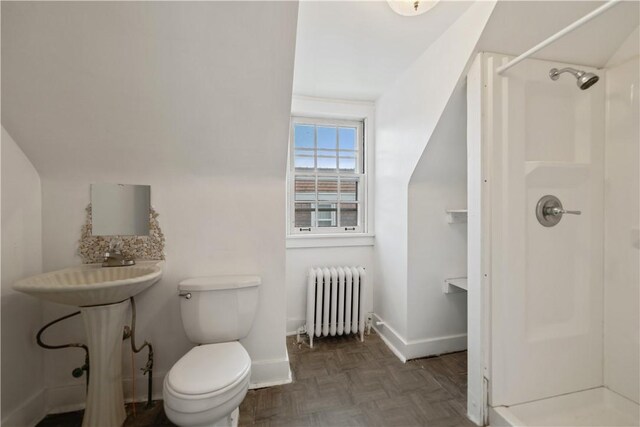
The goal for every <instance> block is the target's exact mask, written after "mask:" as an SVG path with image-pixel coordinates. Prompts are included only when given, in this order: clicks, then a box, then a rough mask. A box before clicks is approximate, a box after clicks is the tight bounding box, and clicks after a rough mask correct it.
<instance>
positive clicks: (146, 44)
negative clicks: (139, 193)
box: [2, 2, 297, 182]
mask: <svg viewBox="0 0 640 427" xmlns="http://www.w3.org/2000/svg"><path fill="white" fill-rule="evenodd" d="M296 20H297V3H296V2H2V125H3V126H4V127H5V129H7V131H8V132H9V133H10V134H11V136H12V137H13V138H14V139H15V140H16V142H17V143H18V144H19V145H20V146H21V148H22V149H23V151H24V152H25V154H26V155H27V156H28V157H29V159H30V160H31V161H32V163H33V164H34V166H35V167H36V169H37V170H38V172H39V173H40V174H41V175H42V176H43V177H44V178H47V177H53V178H65V179H69V178H74V179H79V180H83V181H89V182H91V177H92V176H93V174H94V172H95V171H99V172H100V173H104V172H105V171H113V174H114V175H115V176H118V172H119V171H123V172H124V171H126V172H129V173H131V172H135V171H137V170H141V171H144V170H150V168H153V169H154V170H156V171H163V173H166V174H169V175H171V174H180V175H183V176H184V175H205V176H212V175H227V176H229V175H232V176H237V175H242V176H246V175H270V176H278V177H282V178H284V173H285V170H286V168H285V163H286V147H287V140H286V135H287V133H288V123H289V119H288V117H289V112H290V108H291V90H292V82H293V60H294V49H295V47H294V46H295V30H296Z"/></svg>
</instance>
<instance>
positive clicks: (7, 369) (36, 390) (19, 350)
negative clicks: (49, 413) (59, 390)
mask: <svg viewBox="0 0 640 427" xmlns="http://www.w3.org/2000/svg"><path fill="white" fill-rule="evenodd" d="M1 144H2V150H1V151H2V152H1V154H0V157H1V158H2V167H1V169H2V190H1V193H2V298H1V299H2V308H1V313H2V321H1V324H2V424H3V425H7V426H21V425H22V426H26V425H33V424H35V422H37V421H39V419H40V418H41V417H42V416H43V415H44V413H45V412H44V410H45V405H44V393H43V391H44V381H43V372H44V370H43V369H44V364H43V354H44V350H42V349H41V348H40V347H38V346H37V344H36V338H35V337H36V333H37V332H38V329H40V327H41V326H42V303H40V301H38V300H36V299H34V298H31V297H29V296H27V295H24V294H20V293H18V292H16V291H14V290H13V289H12V288H11V286H12V284H13V283H14V282H15V281H16V280H18V279H20V278H22V277H25V276H29V275H32V274H37V273H41V272H42V217H41V214H42V206H41V188H40V176H39V175H38V172H37V171H36V170H35V168H34V167H33V165H32V164H31V162H30V161H29V159H27V157H26V156H25V155H24V153H23V152H22V150H20V148H19V147H18V145H17V144H16V143H15V142H14V140H13V139H12V138H11V136H10V135H9V134H8V133H7V131H6V130H5V129H4V127H3V128H2V137H1Z"/></svg>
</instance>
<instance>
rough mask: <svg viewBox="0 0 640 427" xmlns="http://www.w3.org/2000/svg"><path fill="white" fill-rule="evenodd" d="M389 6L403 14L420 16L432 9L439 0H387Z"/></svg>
mask: <svg viewBox="0 0 640 427" xmlns="http://www.w3.org/2000/svg"><path fill="white" fill-rule="evenodd" d="M387 3H389V7H391V9H392V10H393V11H394V12H395V13H397V14H398V15H402V16H418V15H422V14H423V13H425V12H426V11H428V10H430V9H431V8H432V7H433V6H435V5H436V3H438V0H387Z"/></svg>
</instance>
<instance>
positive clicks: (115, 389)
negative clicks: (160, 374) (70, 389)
mask: <svg viewBox="0 0 640 427" xmlns="http://www.w3.org/2000/svg"><path fill="white" fill-rule="evenodd" d="M129 305H130V302H129V300H125V301H123V302H120V303H117V304H108V305H97V306H92V307H81V308H80V311H81V312H82V318H83V320H84V327H85V330H86V333H87V340H88V343H87V344H88V347H89V365H90V371H89V373H90V375H89V392H88V393H87V405H86V408H85V411H84V418H83V420H82V427H120V426H122V424H123V423H124V420H125V418H126V413H125V409H124V396H123V392H122V331H123V328H124V324H125V317H126V314H127V310H128V309H129Z"/></svg>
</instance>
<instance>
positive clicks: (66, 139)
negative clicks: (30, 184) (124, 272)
mask: <svg viewBox="0 0 640 427" xmlns="http://www.w3.org/2000/svg"><path fill="white" fill-rule="evenodd" d="M296 17H297V3H295V2H251V3H245V2H194V3H183V2H158V3H142V2H141V3H126V2H125V3H111V2H104V3H92V2H81V3H31V4H26V3H14V4H6V3H3V4H2V55H3V57H2V62H3V63H2V65H3V70H2V71H3V72H2V80H3V81H2V86H3V91H2V104H3V107H4V108H3V109H2V120H3V124H4V125H5V126H6V127H7V129H8V130H9V131H11V132H12V133H14V134H15V135H16V138H18V139H19V141H20V144H21V146H22V147H23V149H24V151H25V153H26V154H27V155H28V156H29V158H30V159H31V160H32V162H33V163H34V165H35V166H36V167H37V168H38V170H39V171H40V172H41V176H42V193H43V196H42V197H43V199H42V207H43V253H44V269H45V270H53V269H58V268H62V267H66V266H70V265H75V264H79V263H80V259H79V257H78V256H77V254H76V249H77V244H78V239H79V237H80V227H81V226H82V224H83V223H84V220H85V211H84V208H85V207H86V205H87V204H88V203H89V184H90V183H93V182H121V183H133V184H148V185H151V202H152V204H153V206H154V207H155V209H156V210H157V211H158V212H159V214H160V217H159V222H160V226H161V227H162V229H163V231H164V234H165V237H166V250H165V251H166V255H167V262H166V269H165V273H164V276H163V279H162V280H161V281H160V282H159V283H157V284H156V285H155V286H154V287H152V288H151V289H149V290H148V291H146V292H145V293H143V294H141V295H140V296H139V297H138V298H137V299H136V300H137V303H138V325H137V328H138V340H139V341H142V340H143V339H147V340H149V341H151V342H152V343H153V345H154V352H155V374H156V379H155V383H154V385H155V391H156V393H158V392H159V391H160V390H161V388H162V377H163V376H164V374H165V373H166V371H167V370H168V369H169V368H170V367H171V366H172V365H173V363H175V362H176V360H177V359H178V358H179V357H181V356H182V355H183V354H184V353H185V352H186V351H187V350H188V349H189V348H190V346H191V345H192V344H191V343H189V342H188V340H187V338H186V336H185V334H184V331H183V329H182V324H181V320H180V313H179V301H178V298H177V291H176V286H177V284H178V282H179V281H180V280H182V279H184V278H187V277H192V276H199V275H213V274H238V273H246V274H257V275H260V276H262V279H263V284H262V286H261V289H260V303H259V309H258V313H257V316H256V320H255V324H254V327H253V329H252V331H251V333H250V335H249V336H248V337H247V338H246V339H245V340H244V341H243V344H244V346H245V347H246V348H247V350H248V352H249V354H250V355H251V358H252V360H253V369H252V383H254V384H268V383H277V382H283V381H287V380H288V379H289V375H290V374H289V365H288V358H287V352H286V346H285V322H286V314H285V306H284V301H285V299H286V295H285V223H284V221H283V218H284V217H285V188H286V186H285V170H286V156H287V136H288V125H289V114H290V111H291V110H290V108H291V87H292V81H293V55H294V44H295V28H296ZM34 64H38V65H37V66H34ZM18 135H19V137H18ZM72 310H73V308H72V307H64V306H58V305H54V304H45V308H44V319H43V321H48V320H50V319H52V318H54V317H57V316H59V315H61V314H64V313H69V312H70V311H72ZM69 323H70V324H69V325H61V326H60V328H59V329H58V331H56V332H54V331H52V333H51V335H50V337H51V339H52V340H53V339H59V340H63V339H64V340H78V339H82V338H83V336H84V332H83V330H82V325H81V324H80V322H73V321H71V322H69ZM79 358H80V357H73V356H69V355H68V354H67V355H61V354H54V353H53V352H48V353H47V354H46V356H45V360H46V368H45V369H46V370H45V378H46V383H47V386H48V387H49V391H48V399H49V400H48V405H49V408H50V409H52V410H65V409H70V408H71V407H74V406H77V405H79V404H80V405H81V404H82V403H83V402H84V390H83V386H84V379H78V380H76V379H73V378H71V376H70V372H71V369H72V368H74V367H76V366H78V362H79V360H78V359H79ZM145 358H146V355H144V354H140V355H139V357H138V358H137V361H136V365H137V368H139V367H141V366H143V363H144V361H145ZM123 359H124V362H125V366H124V375H125V377H130V372H131V369H130V366H129V359H130V355H129V354H128V351H127V350H125V352H124V354H123ZM136 375H137V377H138V379H137V381H138V382H137V386H136V389H137V392H138V394H139V397H142V396H144V394H145V392H146V390H145V385H146V381H145V378H144V377H142V376H141V373H140V372H139V370H138V369H136ZM129 385H130V383H129V381H125V392H126V393H127V392H128V390H129Z"/></svg>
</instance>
